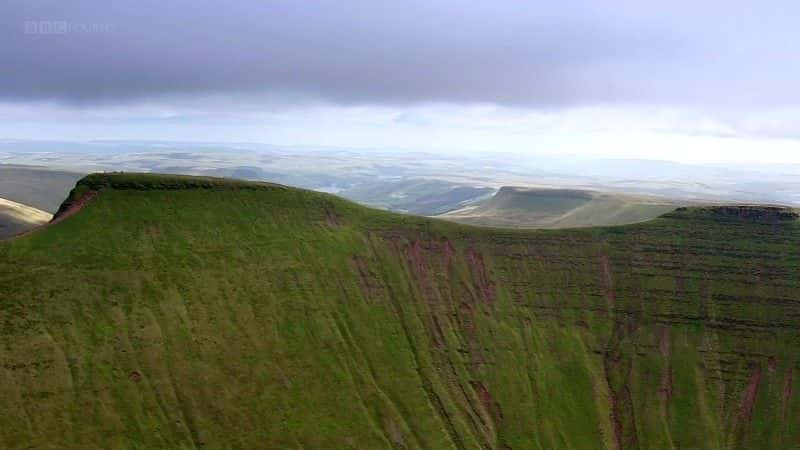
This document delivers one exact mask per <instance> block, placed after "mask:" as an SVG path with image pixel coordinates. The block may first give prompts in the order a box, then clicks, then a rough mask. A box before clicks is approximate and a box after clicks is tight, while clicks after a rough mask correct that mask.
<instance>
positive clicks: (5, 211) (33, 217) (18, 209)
mask: <svg viewBox="0 0 800 450" xmlns="http://www.w3.org/2000/svg"><path fill="white" fill-rule="evenodd" d="M52 217H53V216H52V214H49V213H46V212H44V211H41V210H39V209H36V208H34V207H32V206H28V205H23V204H21V203H17V202H12V201H11V200H6V199H4V198H0V239H5V238H8V237H11V236H14V235H15V234H19V233H22V232H25V231H28V230H30V229H32V228H35V227H38V226H40V225H44V224H45V223H47V222H49V221H50V219H51V218H52Z"/></svg>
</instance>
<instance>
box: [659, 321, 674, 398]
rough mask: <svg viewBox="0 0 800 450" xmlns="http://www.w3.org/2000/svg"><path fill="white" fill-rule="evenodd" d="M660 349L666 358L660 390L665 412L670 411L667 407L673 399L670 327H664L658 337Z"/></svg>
mask: <svg viewBox="0 0 800 450" xmlns="http://www.w3.org/2000/svg"><path fill="white" fill-rule="evenodd" d="M658 351H659V353H661V356H662V357H663V359H664V371H663V372H662V373H661V386H660V388H659V392H660V393H661V398H662V400H663V401H664V408H665V411H664V412H665V414H667V413H668V412H669V411H668V409H666V408H667V407H668V406H669V401H670V400H671V399H672V389H673V384H672V362H671V361H672V358H671V357H672V341H671V340H670V336H669V327H664V328H663V329H662V330H661V335H660V336H659V338H658Z"/></svg>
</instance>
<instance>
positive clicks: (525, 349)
mask: <svg viewBox="0 0 800 450" xmlns="http://www.w3.org/2000/svg"><path fill="white" fill-rule="evenodd" d="M78 207H82V209H80V210H79V211H78ZM59 216H60V219H57V222H58V223H55V224H53V225H51V226H48V227H46V228H44V229H42V230H40V231H37V232H34V233H32V234H29V235H27V236H25V237H22V238H19V239H15V240H12V241H8V242H4V243H0V363H1V364H0V377H2V378H0V448H81V449H87V448H126V449H128V448H141V449H145V448H147V449H151V448H186V449H194V448H204V449H218V448H258V449H283V448H308V449H345V448H353V449H373V448H376V449H377V448H409V449H411V448H429V449H436V450H438V449H448V448H455V449H475V448H489V449H509V448H511V449H577V450H583V449H593V448H597V449H617V448H622V449H637V448H642V449H669V448H674V449H758V448H780V449H785V448H795V447H797V446H798V445H800V396H799V395H798V394H800V385H799V383H800V375H799V374H797V369H798V367H799V366H798V363H799V362H800V361H799V359H800V308H798V306H800V305H799V304H800V278H798V269H800V258H798V256H800V254H798V249H800V228H799V226H798V222H797V221H796V215H795V214H794V213H792V212H790V211H787V210H782V209H778V208H760V207H719V208H707V209H681V210H678V211H675V212H672V213H669V214H667V215H665V216H663V217H661V218H659V219H656V220H653V221H651V222H647V223H643V224H638V225H630V226H624V227H614V228H585V229H579V230H539V231H521V230H517V231H515V230H501V229H481V228H472V227H468V226H464V225H459V224H455V223H449V222H444V221H438V220H432V219H424V218H418V217H412V216H405V215H396V214H393V213H389V212H383V211H378V210H372V209H368V208H365V207H361V206H358V205H355V204H353V203H350V202H348V201H344V200H341V199H338V198H336V197H333V196H330V195H326V194H320V193H314V192H310V191H304V190H298V189H292V188H286V187H283V186H278V185H270V184H254V183H246V182H235V181H227V180H220V179H206V178H190V177H166V176H165V177H159V176H153V175H93V176H89V177H87V178H84V179H83V180H81V181H80V182H79V184H78V186H77V187H76V189H75V190H73V192H72V193H71V196H70V199H68V201H67V202H65V205H64V206H63V207H62V209H61V211H60V213H59Z"/></svg>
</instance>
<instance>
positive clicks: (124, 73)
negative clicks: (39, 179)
mask: <svg viewBox="0 0 800 450" xmlns="http://www.w3.org/2000/svg"><path fill="white" fill-rule="evenodd" d="M797 17H800V2H795V1H790V0H780V1H776V0H766V1H760V2H754V1H751V0H748V1H741V0H727V1H717V0H709V1H697V0H695V1H683V0H674V1H670V2H655V1H641V0H638V1H635V0H595V1H589V0H560V1H558V2H519V1H511V0H495V1H491V2H487V1H484V0H461V1H452V0H450V1H444V0H425V1H417V0H406V1H402V2H400V1H395V2H384V1H381V0H371V1H366V0H364V1H354V0H336V1H328V0H317V1H311V0H309V1H298V0H289V1H283V0H278V1H271V0H237V1H233V2H231V1H228V2H219V1H207V0H192V1H188V0H172V1H169V2H164V1H163V0H159V1H156V0H117V1H108V0H85V1H81V0H75V1H70V2H66V1H63V0H4V1H3V2H2V3H0V61H2V65H1V66H0V138H5V139H52V140H64V139H66V140H93V139H159V140H180V141H187V140H189V141H214V142H243V141H252V142H263V143H271V144H284V145H331V146H338V147H342V146H351V147H357V148H397V149H408V150H437V151H447V152H456V153H458V152H523V153H524V152H538V153H551V154H565V155H566V154H583V155H593V156H607V157H631V158H653V159H675V160H692V161H696V160H701V161H705V160H711V161H765V162H800V120H797V119H798V118H799V117H800V83H798V82H797V80H800V58H797V57H796V49H795V47H796V45H797V43H798V42H800V31H799V30H800V27H797V26H796V23H795V22H796V19H797Z"/></svg>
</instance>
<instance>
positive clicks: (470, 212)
mask: <svg viewBox="0 0 800 450" xmlns="http://www.w3.org/2000/svg"><path fill="white" fill-rule="evenodd" d="M677 206H678V203H676V202H673V201H670V200H666V199H662V198H657V197H647V196H637V195H629V194H616V193H603V192H597V191H591V190H581V189H557V188H524V187H512V186H506V187H503V188H501V189H500V190H499V191H497V193H496V194H495V195H494V196H492V197H491V198H488V199H486V200H483V201H480V202H478V203H476V204H474V205H469V206H466V207H464V208H460V209H457V210H454V211H450V212H447V213H445V214H442V215H440V216H438V217H440V218H442V219H447V220H452V221H455V222H461V223H467V224H473V225H488V226H500V227H516V228H575V227H587V226H610V225H626V224H631V223H637V222H644V221H647V220H650V219H653V218H656V217H658V216H660V215H662V214H664V213H667V212H669V211H672V210H673V209H675V208H676V207H677Z"/></svg>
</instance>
